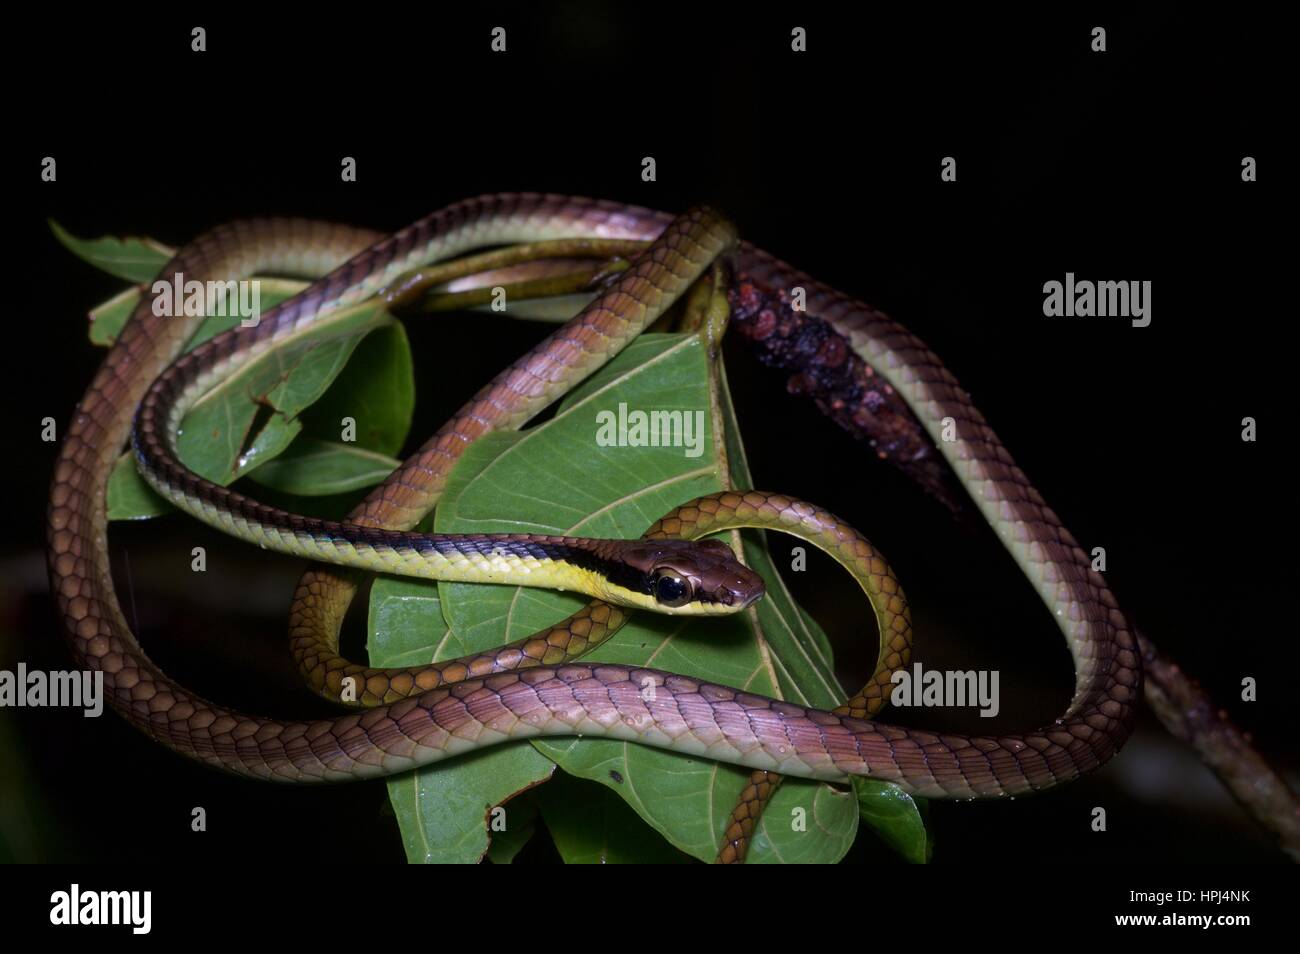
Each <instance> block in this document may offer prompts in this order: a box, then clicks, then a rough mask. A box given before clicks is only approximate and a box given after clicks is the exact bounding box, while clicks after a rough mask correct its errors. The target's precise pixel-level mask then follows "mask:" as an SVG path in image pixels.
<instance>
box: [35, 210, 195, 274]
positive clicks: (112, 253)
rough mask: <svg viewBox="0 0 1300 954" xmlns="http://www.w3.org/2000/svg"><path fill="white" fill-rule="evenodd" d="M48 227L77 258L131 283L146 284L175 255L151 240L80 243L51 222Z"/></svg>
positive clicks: (112, 239) (108, 239)
mask: <svg viewBox="0 0 1300 954" xmlns="http://www.w3.org/2000/svg"><path fill="white" fill-rule="evenodd" d="M49 223H50V231H51V232H53V233H54V237H55V238H57V239H58V240H59V242H60V243H61V244H62V245H63V246H64V247H65V248H67V249H68V250H69V251H71V252H72V253H73V254H74V255H76V256H77V257H78V258H81V259H83V260H84V261H87V262H89V263H90V264H91V265H94V266H95V267H96V268H98V269H100V270H101V271H105V272H108V273H109V274H110V275H116V276H117V277H118V278H125V279H126V280H127V281H130V282H147V281H149V279H151V278H153V277H154V276H155V275H157V274H158V272H159V270H160V269H161V268H162V267H163V266H164V265H166V264H167V260H168V259H170V258H171V257H172V255H173V254H175V253H174V252H173V251H172V249H169V248H168V247H167V246H165V245H161V244H159V243H158V242H155V241H154V240H153V239H137V238H116V237H114V236H111V235H105V236H102V237H100V238H97V239H82V238H77V237H76V236H75V235H73V234H71V233H70V232H68V231H67V229H65V228H64V227H63V226H61V225H60V224H59V223H58V222H56V221H54V220H53V219H50V220H49Z"/></svg>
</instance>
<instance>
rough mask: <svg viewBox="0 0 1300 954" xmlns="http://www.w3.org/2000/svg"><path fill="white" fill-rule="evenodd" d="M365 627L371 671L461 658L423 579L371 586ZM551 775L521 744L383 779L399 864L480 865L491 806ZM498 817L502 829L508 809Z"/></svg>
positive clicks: (433, 592)
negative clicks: (403, 860) (401, 857)
mask: <svg viewBox="0 0 1300 954" xmlns="http://www.w3.org/2000/svg"><path fill="white" fill-rule="evenodd" d="M367 627H368V629H367V631H368V632H369V634H370V637H369V643H368V646H367V649H368V651H369V657H370V663H371V665H373V666H418V665H422V664H424V663H427V662H431V661H433V660H435V659H450V658H452V657H455V656H459V655H463V653H464V651H463V650H462V649H461V648H460V643H459V642H456V641H452V640H451V638H450V637H451V633H450V630H448V629H447V627H446V625H445V624H444V622H443V616H442V610H441V607H440V601H439V597H438V588H437V586H436V585H433V584H430V583H426V582H423V581H418V580H405V579H399V578H395V577H380V578H379V579H377V580H375V583H374V585H373V587H371V593H370V617H369V621H368V624H367ZM554 771H555V766H554V765H553V764H552V763H551V762H550V761H549V760H548V759H546V758H544V757H543V756H542V755H540V754H538V753H537V752H536V751H535V750H534V749H533V748H532V746H530V745H529V744H528V743H527V742H515V743H511V744H507V745H504V746H497V747H496V748H491V749H484V750H483V751H481V752H473V753H470V754H469V755H467V756H463V757H460V758H456V759H454V760H452V761H449V762H444V763H441V764H438V765H433V766H431V767H429V768H428V769H425V770H422V771H417V772H409V773H406V774H404V775H398V776H395V777H392V778H390V779H388V798H389V800H390V801H391V802H392V805H393V813H394V814H395V815H396V817H397V823H398V827H399V828H400V829H401V833H402V843H403V844H404V845H405V846H406V857H407V860H409V861H412V862H432V863H461V864H472V863H475V862H478V861H480V860H481V859H482V858H483V855H484V853H485V852H486V851H487V850H488V843H489V834H488V813H489V812H490V811H491V810H492V807H493V806H495V805H499V804H501V803H502V802H504V801H506V800H507V799H509V798H510V797H511V796H512V795H514V794H515V793H516V792H520V791H522V790H524V789H527V788H529V787H530V786H533V785H536V784H537V783H538V782H542V781H545V780H546V779H548V778H550V776H551V773H552V772H554ZM506 817H507V827H509V824H510V822H509V818H510V808H509V806H507V807H506Z"/></svg>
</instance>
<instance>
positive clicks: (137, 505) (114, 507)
mask: <svg viewBox="0 0 1300 954" xmlns="http://www.w3.org/2000/svg"><path fill="white" fill-rule="evenodd" d="M175 509H176V508H175V507H173V506H172V505H171V504H170V503H168V502H167V501H166V500H163V498H162V497H159V496H158V495H157V494H156V493H154V489H153V488H152V487H150V486H149V485H148V484H146V483H145V482H144V478H143V477H141V476H140V471H139V470H137V469H136V466H135V455H134V454H133V453H131V452H130V451H127V452H126V453H125V454H123V455H122V456H121V457H119V458H118V459H117V463H116V464H114V465H113V473H111V474H110V475H109V477H108V519H109V520H145V519H148V518H149V517H156V516H158V515H159V514H164V513H171V512H172V511H173V510H175Z"/></svg>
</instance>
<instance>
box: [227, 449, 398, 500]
mask: <svg viewBox="0 0 1300 954" xmlns="http://www.w3.org/2000/svg"><path fill="white" fill-rule="evenodd" d="M400 466H401V461H399V460H397V459H396V458H394V457H389V456H388V455H386V454H379V453H376V452H375V451H372V450H367V449H366V448H364V447H358V446H357V445H356V444H342V443H339V442H337V441H323V440H320V439H319V438H315V437H307V436H305V435H304V436H302V437H299V438H298V439H297V440H296V441H294V442H293V443H292V444H290V445H289V449H288V450H286V451H285V452H284V453H283V454H281V455H280V456H279V457H277V458H276V459H275V460H271V461H267V462H266V463H265V464H263V465H262V466H261V467H259V468H257V469H256V470H254V471H253V472H252V474H250V475H249V478H250V479H251V480H252V481H253V482H254V483H258V484H261V485H262V486H264V487H270V488H272V489H274V490H279V491H283V492H284V493H290V494H298V495H299V496H304V497H320V496H324V495H326V494H340V493H346V492H348V491H352V490H360V489H361V488H363V487H373V486H374V485H375V484H377V483H379V482H380V481H382V480H383V479H384V478H385V477H387V476H388V475H389V474H391V473H392V472H393V471H394V470H396V469H397V468H398V467H400Z"/></svg>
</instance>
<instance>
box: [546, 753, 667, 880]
mask: <svg viewBox="0 0 1300 954" xmlns="http://www.w3.org/2000/svg"><path fill="white" fill-rule="evenodd" d="M537 797H538V802H539V803H540V805H541V810H542V821H544V822H545V823H546V829H547V831H549V832H550V833H551V838H552V840H553V841H554V842H555V848H556V850H557V851H559V853H560V857H562V858H563V859H564V861H565V863H566V864H571V865H604V864H670V865H671V864H686V863H688V862H689V861H690V860H691V859H690V858H689V856H687V855H684V854H682V853H681V852H680V851H678V850H676V849H675V848H673V846H672V845H670V844H668V842H666V841H664V839H663V838H662V837H660V835H659V834H658V833H656V832H655V831H654V830H653V829H652V828H650V827H649V826H648V825H646V824H645V822H643V821H641V819H640V818H638V817H637V816H636V813H635V812H633V811H632V810H631V809H630V808H628V807H627V803H626V802H624V801H623V800H622V799H620V798H619V797H618V796H617V795H615V794H614V793H613V792H611V791H610V790H609V789H607V788H604V787H603V786H600V785H592V784H591V783H590V782H584V781H579V780H577V779H575V778H574V777H573V776H571V775H566V774H564V773H563V772H560V773H558V774H557V775H556V776H555V778H553V779H552V780H551V781H550V782H548V783H547V784H546V785H543V786H542V787H541V788H540V789H539V790H538V796H537Z"/></svg>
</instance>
